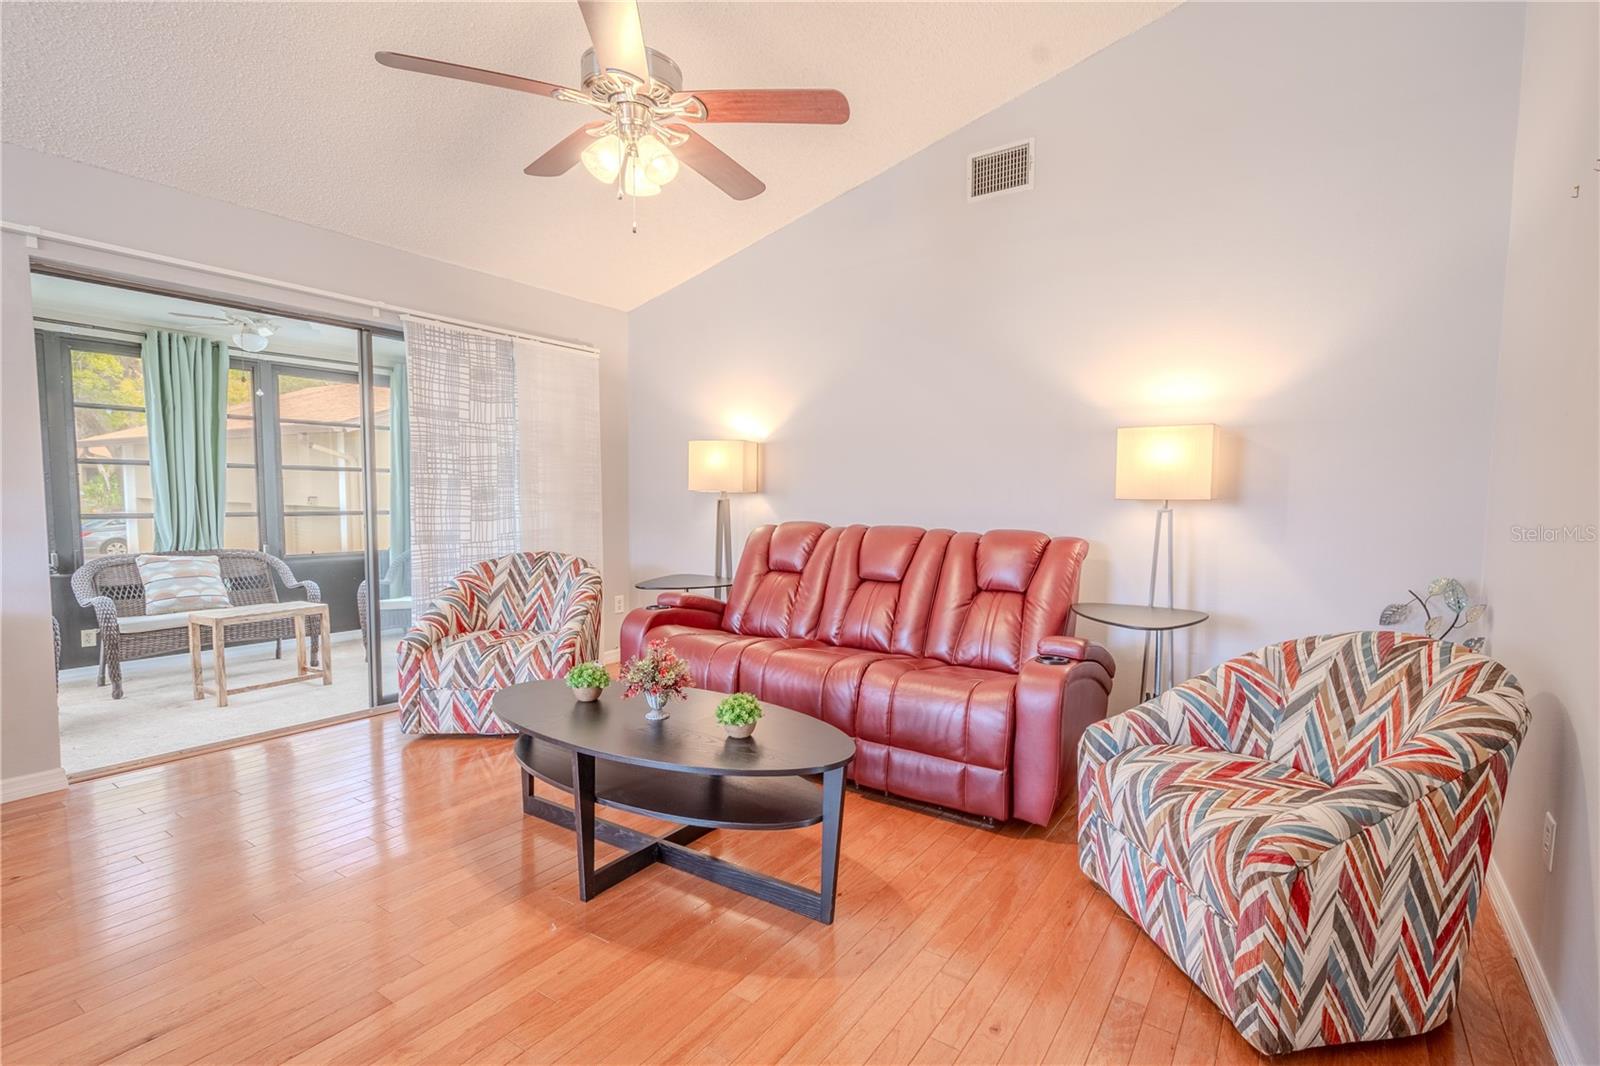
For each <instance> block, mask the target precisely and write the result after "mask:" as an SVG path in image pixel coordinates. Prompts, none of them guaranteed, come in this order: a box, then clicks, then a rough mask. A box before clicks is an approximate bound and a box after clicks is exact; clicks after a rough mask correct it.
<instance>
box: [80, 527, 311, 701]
mask: <svg viewBox="0 0 1600 1066" xmlns="http://www.w3.org/2000/svg"><path fill="white" fill-rule="evenodd" d="M161 554H164V555H212V556H216V558H217V562H218V563H219V564H220V566H221V569H222V583H223V584H224V585H226V586H227V588H228V599H229V601H230V602H231V603H232V604H233V605H234V606H235V607H242V606H244V605H246V604H255V603H277V602H278V588H277V584H275V583H274V581H273V578H274V577H276V578H277V580H278V581H279V582H282V584H283V587H284V588H286V589H304V590H305V594H306V599H307V600H309V601H311V602H312V603H317V602H320V601H321V599H322V593H321V590H319V589H318V588H317V583H316V582H315V581H298V580H296V579H295V576H294V573H293V572H292V571H291V570H290V569H289V567H288V565H287V564H286V563H285V562H284V561H283V560H282V559H279V558H278V557H276V556H273V555H268V554H267V553H265V552H253V551H236V550H232V549H222V550H218V551H194V552H163V553H161ZM134 559H135V557H134V556H132V555H107V556H102V557H101V558H98V559H91V560H89V561H88V562H87V563H84V564H83V565H82V566H81V567H79V568H78V570H77V572H76V573H74V574H73V575H72V593H73V595H74V596H76V597H77V598H78V602H79V603H81V604H82V605H83V606H85V607H88V608H91V609H92V610H93V611H94V614H95V622H96V623H97V624H98V626H99V628H100V677H99V683H100V684H102V685H104V684H105V683H106V678H107V677H108V676H109V677H110V679H111V698H112V699H117V700H120V699H121V698H122V664H123V663H124V662H126V661H128V660H129V659H148V658H150V657H152V656H157V655H174V654H177V653H178V652H184V651H188V650H189V630H188V621H189V616H188V615H187V614H157V615H147V614H145V612H144V582H143V581H141V580H140V578H139V567H138V565H137V564H136V563H135V561H134ZM306 633H307V635H308V636H309V637H310V638H311V662H312V663H313V664H315V663H317V662H318V661H320V654H319V653H320V644H321V638H322V623H321V621H320V620H318V619H315V618H311V619H307V620H306ZM293 637H294V622H293V620H292V619H288V618H284V619H278V620H276V621H270V622H250V623H245V624H241V625H234V626H229V627H228V641H227V642H228V645H229V646H230V647H231V646H234V645H239V644H254V643H257V642H259V641H263V640H272V641H282V640H283V639H284V638H290V639H293ZM201 644H202V646H203V647H210V646H211V636H210V633H209V631H202V634H201ZM277 654H278V655H280V656H281V655H282V654H283V648H282V646H281V645H280V646H279V647H278V649H277Z"/></svg>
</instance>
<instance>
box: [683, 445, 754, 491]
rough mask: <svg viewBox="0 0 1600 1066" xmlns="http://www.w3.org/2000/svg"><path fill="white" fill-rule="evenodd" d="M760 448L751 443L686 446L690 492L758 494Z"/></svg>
mask: <svg viewBox="0 0 1600 1066" xmlns="http://www.w3.org/2000/svg"><path fill="white" fill-rule="evenodd" d="M760 489H761V445H759V444H757V443H756V442H755V441H753V440H692V441H690V442H689V491H690V492H759V491H760Z"/></svg>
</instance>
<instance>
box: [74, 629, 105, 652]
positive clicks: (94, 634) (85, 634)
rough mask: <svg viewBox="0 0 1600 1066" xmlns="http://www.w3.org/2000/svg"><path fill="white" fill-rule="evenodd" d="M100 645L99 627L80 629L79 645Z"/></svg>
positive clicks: (81, 646) (91, 646) (85, 646)
mask: <svg viewBox="0 0 1600 1066" xmlns="http://www.w3.org/2000/svg"><path fill="white" fill-rule="evenodd" d="M99 645H100V631H99V630H98V629H80V630H78V647H80V648H95V647H99Z"/></svg>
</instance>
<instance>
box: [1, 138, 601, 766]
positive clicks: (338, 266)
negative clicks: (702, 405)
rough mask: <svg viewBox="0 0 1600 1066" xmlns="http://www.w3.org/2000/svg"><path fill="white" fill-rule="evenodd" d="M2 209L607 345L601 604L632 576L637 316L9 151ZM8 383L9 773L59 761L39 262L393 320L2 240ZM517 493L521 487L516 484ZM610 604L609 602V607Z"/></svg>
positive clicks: (18, 217)
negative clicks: (631, 334)
mask: <svg viewBox="0 0 1600 1066" xmlns="http://www.w3.org/2000/svg"><path fill="white" fill-rule="evenodd" d="M0 188H3V199H0V216H3V217H4V219H5V220H6V221H7V222H16V223H22V224H26V225H33V226H40V227H42V228H45V229H53V230H59V231H62V232H64V233H70V234H73V235H75V236H82V237H89V238H93V239H95V240H99V241H104V242H107V243H111V244H118V245H125V246H128V247H131V248H136V249H139V250H141V251H145V252H157V253H161V254H164V255H168V256H175V257H178V258H181V259H187V260H192V261H196V262H201V263H206V264H209V265H213V266H220V267H225V268H229V269H232V270H237V271H242V272H247V273H251V274H258V275H263V276H266V277H270V278H279V279H283V280H286V281H292V282H295V283H297V284H300V285H308V286H314V287H317V288H323V289H329V290H333V291H337V292H347V293H352V294H356V295H360V296H370V297H371V298H373V299H377V300H382V301H385V302H387V303H392V304H395V305H398V306H407V307H414V308H417V309H419V310H423V311H431V312H434V313H438V314H444V315H450V316H455V317H460V318H464V319H469V320H473V321H479V322H485V323H489V324H493V325H499V326H504V327H507V328H511V329H516V330H527V331H532V332H537V333H542V334H547V335H551V336H556V337H564V338H569V339H575V340H582V341H587V342H589V343H591V344H593V345H595V346H596V347H597V348H599V349H600V353H601V371H600V405H601V421H602V441H601V461H602V467H603V482H604V484H603V494H604V516H605V550H604V554H605V558H604V559H603V561H602V565H603V570H604V574H605V578H606V589H607V599H608V600H609V598H610V594H611V592H612V591H613V590H615V591H622V588H621V586H623V585H626V584H627V575H628V573H629V569H630V568H629V565H628V544H627V532H626V531H627V513H626V509H627V498H628V492H627V445H626V437H627V396H626V392H625V388H624V380H625V376H626V373H627V346H628V323H627V317H626V315H624V314H623V313H622V312H620V311H615V310H612V309H610V308H604V307H600V306H597V305H595V304H589V303H584V302H582V301H579V300H574V299H571V298H569V297H565V296H559V295H556V294H554V293H550V292H546V291H544V290H542V289H535V288H531V287H529V286H526V285H520V284H517V283H515V282H511V281H507V280H505V279H503V278H497V277H492V276H490V275H487V274H480V273H476V272H474V271H470V270H466V269H463V268H461V267H457V266H453V265H450V264H447V263H443V262H440V261H438V260H434V259H427V258H424V257H421V256H417V255H412V254H410V253H407V252H401V251H397V250H395V249H392V248H386V247H383V246H381V245H376V244H370V243H368V242H366V241H360V240H356V239H354V238H351V237H346V236H343V235H340V234H337V233H332V232H330V231H327V230H322V229H317V228H316V227H313V226H306V225H302V224H300V223H296V222H290V221H288V220H286V219H283V218H279V217H277V216H274V215H268V214H265V213H263V212H259V211H252V210H248V209H245V208H240V207H236V206H234V205H232V204H227V203H223V202H222V201H220V200H212V199H209V198H206V197H201V196H195V195H193V194H191V193H185V192H180V191H178V190H176V189H171V188H167V187H164V186H160V185H156V184H153V183H150V182H146V181H140V180H138V179H135V178H128V177H125V176H123V175H119V174H113V173H111V172H109V171H105V170H100V169H97V168H95V167H90V166H86V165H84V164H81V163H75V162H72V161H70V160H66V159H61V158H58V157H54V156H48V155H43V154H40V153H37V152H33V151H29V150H27V149H24V148H18V147H16V146H14V145H3V146H0ZM0 240H3V244H0V249H3V252H4V255H3V258H0V270H3V272H4V276H3V279H0V281H3V289H0V292H3V296H4V305H3V307H0V326H3V340H4V345H3V348H0V375H3V376H0V381H3V383H4V393H5V395H4V398H3V401H0V412H3V414H4V419H5V422H4V427H3V432H0V447H3V449H4V451H3V454H0V477H3V479H4V481H3V485H4V495H3V499H0V506H3V512H0V529H3V532H4V542H3V545H0V672H3V677H0V696H3V701H0V778H3V779H4V780H5V781H6V782H12V781H13V780H20V779H22V778H23V777H25V776H27V775H32V774H36V773H49V772H51V771H53V770H55V769H56V768H57V767H58V766H59V764H60V756H59V748H58V743H59V730H58V727H57V723H56V704H55V692H54V687H53V683H52V678H51V672H50V670H49V668H48V666H49V663H50V650H49V649H50V629H49V594H48V592H44V591H42V590H44V589H45V588H46V587H47V585H46V576H45V558H46V551H47V548H46V546H45V525H44V504H43V493H44V483H43V468H42V465H41V460H40V456H39V411H38V391H37V386H36V382H35V370H34V350H33V337H32V325H31V307H30V304H31V301H30V299H29V290H28V262H29V256H30V255H31V256H33V257H34V258H36V259H39V260H43V261H48V262H53V263H61V264H67V265H73V266H79V267H84V268H88V269H93V270H96V271H99V272H102V273H107V274H113V275H121V276H128V277H134V278H143V279H146V280H151V281H156V282H160V283H164V284H169V285H173V286H178V287H183V288H189V289H194V290H197V291H201V292H208V293H213V294H216V295H217V296H219V297H222V298H226V297H228V296H232V297H233V298H235V299H241V300H246V301H249V300H258V301H266V302H271V303H275V304H281V305H286V306H289V307H294V308H299V309H303V310H305V311H309V312H321V313H325V314H334V315H340V316H345V317H351V318H355V319H358V320H371V321H377V322H382V323H384V324H386V325H391V326H397V325H399V322H398V320H397V319H395V318H393V316H388V315H384V316H380V317H379V318H377V319H372V317H371V316H372V310H371V308H369V307H364V306H351V305H347V304H341V303H338V302H334V301H328V300H323V299H318V298H313V297H308V296H304V295H301V294H298V293H293V292H285V291H279V290H274V289H272V288H270V287H267V286H262V285H258V284H254V283H249V282H243V281H233V280H225V279H221V278H219V277H217V276H215V275H211V274H206V273H199V272H194V271H190V270H186V269H182V268H178V267H172V266H163V265H157V264H152V263H149V262H144V261H139V260H134V259H128V258H124V257H121V256H117V255H114V254H110V253H105V252H96V251H86V250H83V249H78V248H72V247H68V246H66V245H60V244H54V243H52V242H49V241H45V242H43V244H42V246H41V247H40V248H39V249H38V250H37V251H34V252H31V253H30V252H29V251H28V250H27V249H25V248H23V247H22V238H21V237H18V236H14V235H9V234H8V235H5V236H4V237H3V238H0ZM512 491H515V487H512ZM608 606H609V605H608ZM604 619H605V627H604V631H603V634H602V640H601V644H602V647H604V648H614V647H615V646H616V643H617V640H616V632H617V626H618V623H619V621H620V617H619V616H617V615H615V614H613V613H612V612H611V611H609V610H607V611H606V613H605V616H604Z"/></svg>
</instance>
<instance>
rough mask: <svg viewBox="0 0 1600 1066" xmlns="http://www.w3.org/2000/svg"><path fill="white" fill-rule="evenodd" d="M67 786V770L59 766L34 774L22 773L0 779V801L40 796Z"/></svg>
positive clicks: (8, 801) (5, 801)
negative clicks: (17, 775)
mask: <svg viewBox="0 0 1600 1066" xmlns="http://www.w3.org/2000/svg"><path fill="white" fill-rule="evenodd" d="M66 787H67V772H66V771H65V770H63V769H62V768H61V767H59V766H58V767H56V768H55V769H54V770H40V771H39V772H38V773H36V774H22V775H21V776H20V777H8V778H6V779H5V780H4V781H0V803H10V802H11V801H12V800H19V799H27V798H28V797H29V796H42V795H44V794H45V793H46V792H60V791H61V790H62V789H64V788H66Z"/></svg>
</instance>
